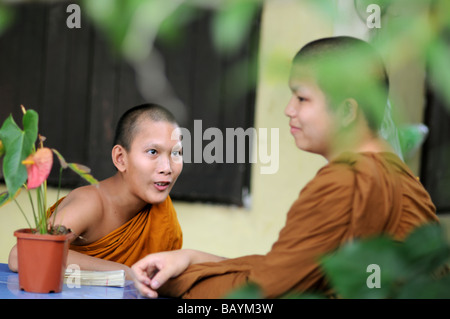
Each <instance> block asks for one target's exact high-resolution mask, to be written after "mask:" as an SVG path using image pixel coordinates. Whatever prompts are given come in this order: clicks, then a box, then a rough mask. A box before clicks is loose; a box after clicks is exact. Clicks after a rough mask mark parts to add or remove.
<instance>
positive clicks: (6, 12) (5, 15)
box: [0, 4, 14, 35]
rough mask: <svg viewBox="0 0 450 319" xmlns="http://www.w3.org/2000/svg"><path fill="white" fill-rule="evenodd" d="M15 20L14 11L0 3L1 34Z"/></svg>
mask: <svg viewBox="0 0 450 319" xmlns="http://www.w3.org/2000/svg"><path fill="white" fill-rule="evenodd" d="M13 21H14V11H13V10H12V9H11V8H10V7H7V6H5V5H3V4H0V35H1V34H2V33H3V32H4V31H5V30H6V29H7V28H8V27H9V26H10V25H11V23H12V22H13Z"/></svg>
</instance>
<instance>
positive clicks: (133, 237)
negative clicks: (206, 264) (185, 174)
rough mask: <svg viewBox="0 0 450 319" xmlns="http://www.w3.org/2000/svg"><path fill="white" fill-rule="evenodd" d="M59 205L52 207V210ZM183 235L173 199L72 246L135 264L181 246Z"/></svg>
mask: <svg viewBox="0 0 450 319" xmlns="http://www.w3.org/2000/svg"><path fill="white" fill-rule="evenodd" d="M61 200H62V199H61ZM55 207H56V204H55V205H54V206H53V207H51V208H50V209H49V212H48V214H51V213H53V211H54V209H55ZM182 243H183V235H182V231H181V227H180V224H179V223H178V219H177V214H176V211H175V208H174V207H173V204H172V200H171V199H170V197H169V196H167V198H166V200H165V201H164V202H162V203H160V204H155V205H147V206H146V207H145V208H144V209H143V210H142V211H140V212H139V213H138V214H136V216H134V217H133V218H132V219H130V220H129V221H128V222H126V223H125V224H123V225H122V226H120V227H119V228H117V229H115V230H114V231H112V232H111V233H109V234H108V235H106V236H104V237H103V238H100V239H99V240H97V241H95V242H93V243H90V244H88V245H85V246H79V245H70V249H71V250H74V251H77V252H80V253H83V254H86V255H89V256H92V257H97V258H101V259H106V260H110V261H115V262H118V263H121V264H125V265H127V266H132V265H133V264H134V263H136V262H137V261H138V260H140V259H142V258H143V257H145V256H146V255H148V254H151V253H156V252H160V251H167V250H175V249H180V248H181V246H182Z"/></svg>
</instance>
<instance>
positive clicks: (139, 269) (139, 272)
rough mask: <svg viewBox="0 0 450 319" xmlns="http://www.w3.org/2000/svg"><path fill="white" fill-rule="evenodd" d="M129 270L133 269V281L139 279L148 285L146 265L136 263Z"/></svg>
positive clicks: (148, 278)
mask: <svg viewBox="0 0 450 319" xmlns="http://www.w3.org/2000/svg"><path fill="white" fill-rule="evenodd" d="M131 270H132V271H133V275H134V278H135V281H139V282H141V283H143V284H145V285H147V286H150V277H149V274H148V272H147V266H146V265H143V264H140V263H136V264H134V265H133V266H132V267H131Z"/></svg>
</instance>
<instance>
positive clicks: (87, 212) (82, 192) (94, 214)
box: [55, 185, 104, 234]
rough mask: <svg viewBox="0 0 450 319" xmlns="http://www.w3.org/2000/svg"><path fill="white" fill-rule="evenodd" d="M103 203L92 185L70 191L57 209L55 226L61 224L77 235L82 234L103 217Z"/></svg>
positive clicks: (96, 189)
mask: <svg viewBox="0 0 450 319" xmlns="http://www.w3.org/2000/svg"><path fill="white" fill-rule="evenodd" d="M103 213H104V209H103V201H102V197H101V194H100V192H99V190H98V188H97V187H96V186H94V185H89V186H82V187H79V188H76V189H74V190H72V191H71V192H70V193H69V194H68V195H67V196H66V197H65V198H64V200H63V201H62V202H61V203H60V204H59V206H58V208H57V215H56V217H55V224H62V225H64V226H66V227H67V228H70V229H72V230H73V231H75V232H77V233H78V234H81V233H84V232H85V231H86V230H87V228H88V227H89V226H90V225H95V224H96V223H97V222H98V221H99V220H101V218H102V217H103Z"/></svg>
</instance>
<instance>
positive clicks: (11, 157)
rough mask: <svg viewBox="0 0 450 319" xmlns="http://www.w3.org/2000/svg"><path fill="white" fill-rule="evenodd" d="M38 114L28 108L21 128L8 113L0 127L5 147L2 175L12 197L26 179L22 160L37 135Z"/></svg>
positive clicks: (31, 147) (0, 134)
mask: <svg viewBox="0 0 450 319" xmlns="http://www.w3.org/2000/svg"><path fill="white" fill-rule="evenodd" d="M38 118H39V117H38V114H37V113H36V112H35V111H33V110H28V111H26V113H25V114H24V116H23V127H24V130H21V129H20V128H19V126H17V124H16V123H15V122H14V119H13V117H12V115H10V116H9V117H8V118H7V119H6V120H5V122H4V123H3V125H2V128H1V129H0V139H1V140H2V143H3V146H4V148H5V157H4V159H3V176H4V178H5V183H6V187H7V189H8V192H9V195H10V197H13V196H14V195H15V194H16V193H17V191H18V190H19V189H20V188H21V187H22V185H23V184H24V183H25V182H26V180H27V170H26V168H25V166H24V165H23V164H22V161H23V160H24V159H26V158H27V157H28V155H30V154H31V152H32V151H33V148H34V143H35V141H36V139H37V136H38Z"/></svg>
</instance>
